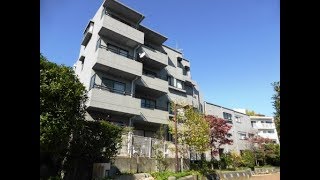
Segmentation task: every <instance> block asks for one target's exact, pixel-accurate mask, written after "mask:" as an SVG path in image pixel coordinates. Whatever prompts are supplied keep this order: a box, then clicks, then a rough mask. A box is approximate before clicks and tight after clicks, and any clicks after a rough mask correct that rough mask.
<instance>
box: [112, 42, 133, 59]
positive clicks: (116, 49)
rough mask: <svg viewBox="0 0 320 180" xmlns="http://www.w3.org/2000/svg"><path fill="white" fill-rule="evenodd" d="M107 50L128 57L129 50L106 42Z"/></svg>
mask: <svg viewBox="0 0 320 180" xmlns="http://www.w3.org/2000/svg"><path fill="white" fill-rule="evenodd" d="M107 47H108V50H110V51H111V52H114V53H116V54H119V55H121V56H124V57H129V52H128V51H127V50H124V49H122V48H120V47H118V46H115V45H112V44H110V43H108V44H107Z"/></svg>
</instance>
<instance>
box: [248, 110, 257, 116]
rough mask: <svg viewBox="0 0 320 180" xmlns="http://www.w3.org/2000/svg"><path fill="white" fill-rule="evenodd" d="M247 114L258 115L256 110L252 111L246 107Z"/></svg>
mask: <svg viewBox="0 0 320 180" xmlns="http://www.w3.org/2000/svg"><path fill="white" fill-rule="evenodd" d="M246 114H247V115H248V116H255V115H256V113H255V112H254V111H250V110H247V109H246Z"/></svg>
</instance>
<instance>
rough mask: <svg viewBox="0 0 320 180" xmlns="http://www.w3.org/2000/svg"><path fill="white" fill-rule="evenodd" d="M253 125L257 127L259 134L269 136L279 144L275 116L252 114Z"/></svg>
mask: <svg viewBox="0 0 320 180" xmlns="http://www.w3.org/2000/svg"><path fill="white" fill-rule="evenodd" d="M250 120H251V125H252V127H253V128H254V129H257V131H258V135H259V136H261V137H263V138H269V139H271V140H272V141H273V142H274V143H277V144H279V138H278V133H277V129H276V126H275V124H274V118H273V117H268V116H250Z"/></svg>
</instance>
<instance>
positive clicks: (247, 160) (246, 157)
mask: <svg viewBox="0 0 320 180" xmlns="http://www.w3.org/2000/svg"><path fill="white" fill-rule="evenodd" d="M241 156H242V160H243V165H244V166H245V167H250V168H253V167H254V165H255V156H254V152H253V151H251V150H248V149H246V150H244V151H243V153H242V155H241Z"/></svg>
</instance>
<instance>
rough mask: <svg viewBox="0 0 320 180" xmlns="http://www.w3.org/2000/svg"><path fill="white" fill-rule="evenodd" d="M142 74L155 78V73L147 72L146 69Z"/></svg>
mask: <svg viewBox="0 0 320 180" xmlns="http://www.w3.org/2000/svg"><path fill="white" fill-rule="evenodd" d="M142 74H144V75H146V76H150V77H157V73H155V72H153V71H150V70H147V69H143V70H142Z"/></svg>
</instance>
